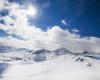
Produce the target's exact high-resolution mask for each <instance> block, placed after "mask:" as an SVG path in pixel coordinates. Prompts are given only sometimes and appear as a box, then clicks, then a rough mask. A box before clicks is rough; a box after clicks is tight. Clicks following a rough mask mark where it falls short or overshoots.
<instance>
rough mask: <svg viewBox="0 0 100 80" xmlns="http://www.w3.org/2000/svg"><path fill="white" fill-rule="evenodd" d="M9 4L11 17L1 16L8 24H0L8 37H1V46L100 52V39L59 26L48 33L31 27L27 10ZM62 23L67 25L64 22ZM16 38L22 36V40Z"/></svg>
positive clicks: (0, 28) (15, 4) (17, 5)
mask: <svg viewBox="0 0 100 80" xmlns="http://www.w3.org/2000/svg"><path fill="white" fill-rule="evenodd" d="M8 4H10V5H9V6H7V9H8V10H9V15H6V16H3V17H2V16H1V18H2V19H3V20H4V21H5V23H6V24H0V30H3V31H5V32H6V33H7V34H8V35H7V36H5V37H0V44H2V45H5V46H11V47H16V48H28V49H41V48H46V49H50V50H53V49H57V48H61V47H64V48H66V49H68V50H70V51H73V52H83V51H89V52H100V38H96V37H81V35H80V34H76V33H73V32H70V31H69V30H67V29H66V30H63V29H61V28H60V27H59V26H53V27H52V28H50V29H48V30H47V31H43V30H41V29H40V28H38V27H37V26H30V25H29V23H28V16H27V13H26V10H25V9H24V8H22V6H20V5H19V4H17V3H8ZM5 7H6V6H5ZM12 17H14V18H12ZM62 22H63V23H64V24H65V25H66V24H67V23H65V21H64V20H62ZM11 24H13V25H11ZM74 31H75V32H77V31H78V30H77V31H76V30H74ZM14 36H20V37H21V39H20V38H18V37H14Z"/></svg>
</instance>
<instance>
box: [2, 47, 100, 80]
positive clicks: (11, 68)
mask: <svg viewBox="0 0 100 80" xmlns="http://www.w3.org/2000/svg"><path fill="white" fill-rule="evenodd" d="M99 59H100V54H99V53H90V52H83V53H74V52H71V51H69V50H67V49H65V48H59V49H56V50H54V51H51V50H46V49H39V50H28V49H24V48H23V49H15V50H12V51H9V52H5V53H4V52H3V53H0V75H1V77H2V78H1V79H0V80H100V75H99V73H100V60H99Z"/></svg>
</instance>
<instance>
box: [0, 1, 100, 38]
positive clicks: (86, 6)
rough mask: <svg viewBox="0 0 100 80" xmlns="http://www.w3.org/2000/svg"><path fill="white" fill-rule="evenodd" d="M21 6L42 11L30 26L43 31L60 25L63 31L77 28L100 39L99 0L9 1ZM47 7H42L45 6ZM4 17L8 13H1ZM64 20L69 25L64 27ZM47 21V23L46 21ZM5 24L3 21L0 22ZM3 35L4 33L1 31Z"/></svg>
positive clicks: (82, 33) (86, 34)
mask: <svg viewBox="0 0 100 80" xmlns="http://www.w3.org/2000/svg"><path fill="white" fill-rule="evenodd" d="M9 1H10V2H17V3H19V4H21V5H27V4H28V3H30V2H31V3H33V4H35V5H36V6H37V7H38V8H39V10H40V11H41V15H40V16H39V18H37V19H35V20H33V19H32V18H30V20H29V21H30V24H32V25H36V26H38V27H40V28H42V29H43V30H46V29H47V27H52V26H54V25H59V26H60V27H61V28H63V29H66V28H68V29H72V28H76V29H79V30H80V34H81V35H83V36H96V37H100V11H99V9H100V1H99V0H36V1H35V0H9ZM44 4H45V5H46V4H47V5H46V7H42V6H43V5H44ZM0 14H1V15H2V16H5V14H7V11H6V10H5V11H3V12H1V13H0ZM62 19H64V20H65V21H66V22H67V24H68V25H63V24H62V23H61V20H62ZM44 20H45V21H44ZM0 22H3V21H0ZM0 33H1V34H2V31H0Z"/></svg>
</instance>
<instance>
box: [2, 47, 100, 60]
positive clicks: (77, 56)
mask: <svg viewBox="0 0 100 80" xmlns="http://www.w3.org/2000/svg"><path fill="white" fill-rule="evenodd" d="M4 49H5V51H8V49H9V50H10V51H8V52H5V53H4V51H3V50H4ZM0 50H1V53H0V61H8V62H9V61H30V60H31V61H33V62H41V61H47V60H51V59H54V58H57V57H59V56H62V55H66V54H67V55H69V56H71V57H72V59H74V61H80V62H83V61H85V60H86V59H87V58H90V59H95V60H100V54H99V53H90V52H87V51H86V52H83V53H73V52H71V51H69V50H67V49H65V48H59V49H56V50H54V51H51V50H46V49H39V50H29V49H25V48H20V49H16V48H7V47H6V48H5V47H3V48H2V49H0Z"/></svg>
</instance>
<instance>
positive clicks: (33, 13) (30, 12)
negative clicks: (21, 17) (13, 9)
mask: <svg viewBox="0 0 100 80" xmlns="http://www.w3.org/2000/svg"><path fill="white" fill-rule="evenodd" d="M37 13H38V11H37V8H36V7H35V6H32V5H30V6H29V7H28V10H27V14H28V15H29V16H33V17H35V16H36V15H37Z"/></svg>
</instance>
